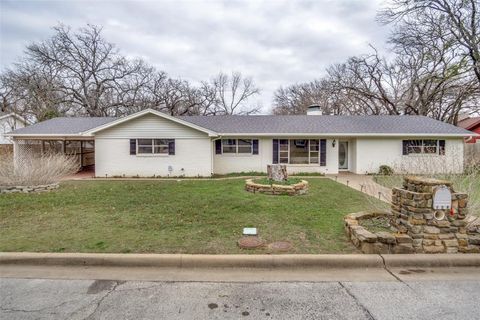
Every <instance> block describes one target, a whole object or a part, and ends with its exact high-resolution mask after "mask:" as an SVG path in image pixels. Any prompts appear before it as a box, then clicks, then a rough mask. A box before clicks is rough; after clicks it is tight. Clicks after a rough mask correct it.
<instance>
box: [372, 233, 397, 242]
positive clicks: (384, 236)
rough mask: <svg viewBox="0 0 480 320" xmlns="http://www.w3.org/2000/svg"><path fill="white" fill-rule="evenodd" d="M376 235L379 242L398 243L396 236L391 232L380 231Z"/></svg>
mask: <svg viewBox="0 0 480 320" xmlns="http://www.w3.org/2000/svg"><path fill="white" fill-rule="evenodd" d="M375 235H376V236H377V238H378V241H380V242H382V243H388V244H394V243H395V242H396V240H395V236H394V235H392V234H391V233H389V232H385V231H380V232H376V233H375Z"/></svg>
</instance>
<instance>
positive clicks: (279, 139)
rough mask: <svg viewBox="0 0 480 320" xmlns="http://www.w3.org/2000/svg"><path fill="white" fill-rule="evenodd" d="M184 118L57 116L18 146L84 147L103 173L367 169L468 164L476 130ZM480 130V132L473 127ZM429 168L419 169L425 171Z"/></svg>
mask: <svg viewBox="0 0 480 320" xmlns="http://www.w3.org/2000/svg"><path fill="white" fill-rule="evenodd" d="M315 113H317V112H315V110H310V112H309V114H308V115H298V116H266V115H265V116H264V115H258V116H236V115H233V116H228V115H226V116H183V117H173V116H169V115H166V114H164V113H161V112H158V111H155V110H151V109H147V110H143V111H140V112H137V113H135V114H132V115H129V116H126V117H123V118H55V119H52V120H48V121H44V122H40V123H37V124H35V125H32V126H29V127H26V128H23V129H19V130H16V131H13V132H12V133H10V134H9V136H10V137H12V138H13V140H14V154H15V157H16V158H17V159H18V158H19V157H21V156H22V155H24V154H26V153H28V152H47V151H48V150H56V151H59V152H62V151H63V152H65V153H68V154H75V155H76V156H77V157H78V159H79V162H80V164H81V165H82V166H92V165H94V168H95V175H96V176H98V177H105V176H108V177H113V176H126V177H128V176H137V175H138V176H143V177H150V176H154V175H155V176H210V175H212V174H227V173H232V172H248V171H262V172H264V171H266V168H267V165H268V164H271V163H282V164H286V165H287V167H288V171H289V172H290V173H295V172H319V173H326V174H336V173H338V172H339V171H350V172H353V173H358V174H365V173H374V172H377V171H378V169H379V166H381V165H390V166H394V165H395V164H396V163H399V162H402V163H403V165H404V168H408V170H409V172H412V173H414V172H416V171H422V170H424V169H422V168H421V167H420V166H418V165H417V163H418V161H419V159H422V160H425V159H426V160H427V161H428V163H432V164H434V163H435V162H438V161H442V162H446V163H449V170H450V171H454V172H462V171H463V139H464V138H465V137H470V136H472V132H469V131H466V130H464V129H462V128H458V127H455V126H453V125H450V124H446V123H443V122H440V121H436V120H434V119H431V118H427V117H422V116H335V115H317V114H315ZM473 135H474V133H473ZM416 173H419V172H416Z"/></svg>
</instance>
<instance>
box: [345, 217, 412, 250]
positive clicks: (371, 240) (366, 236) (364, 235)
mask: <svg viewBox="0 0 480 320" xmlns="http://www.w3.org/2000/svg"><path fill="white" fill-rule="evenodd" d="M376 217H386V218H389V219H391V218H392V217H393V215H392V214H391V213H389V212H356V213H350V214H348V215H346V216H345V218H344V219H343V220H344V221H345V232H346V233H347V236H348V238H349V239H350V240H351V241H352V243H353V244H354V245H355V246H356V247H357V248H358V249H360V250H361V251H362V252H363V253H379V254H385V253H413V252H414V248H413V245H412V243H413V239H412V238H411V237H410V236H409V235H407V234H401V233H391V232H386V231H380V232H370V231H368V230H367V229H365V228H364V227H362V226H361V225H360V220H363V219H371V218H376Z"/></svg>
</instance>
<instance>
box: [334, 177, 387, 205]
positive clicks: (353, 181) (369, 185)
mask: <svg viewBox="0 0 480 320" xmlns="http://www.w3.org/2000/svg"><path fill="white" fill-rule="evenodd" d="M327 177H328V178H330V179H332V180H334V181H337V182H339V183H341V184H344V185H346V186H349V187H350V188H352V189H355V190H358V191H361V192H363V193H366V194H369V195H371V196H372V197H375V198H377V199H380V200H382V201H385V202H388V203H390V202H391V201H392V190H390V189H389V188H386V187H384V186H382V185H379V184H378V183H376V182H375V181H374V180H373V176H368V175H363V174H354V173H350V172H345V173H339V174H337V175H328V176H327Z"/></svg>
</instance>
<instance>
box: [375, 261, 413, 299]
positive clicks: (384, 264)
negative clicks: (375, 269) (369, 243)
mask: <svg viewBox="0 0 480 320" xmlns="http://www.w3.org/2000/svg"><path fill="white" fill-rule="evenodd" d="M379 256H380V258H382V262H383V269H385V271H387V272H388V273H389V274H390V275H391V276H392V277H394V278H395V279H396V280H397V281H398V282H400V283H402V284H404V285H406V286H407V287H408V288H409V289H410V290H412V291H413V288H412V287H410V286H409V285H408V283H406V282H404V281H403V280H402V279H400V277H398V276H397V275H395V274H394V273H393V272H392V271H390V269H388V267H387V264H386V263H385V258H384V257H383V256H382V255H381V254H379Z"/></svg>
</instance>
